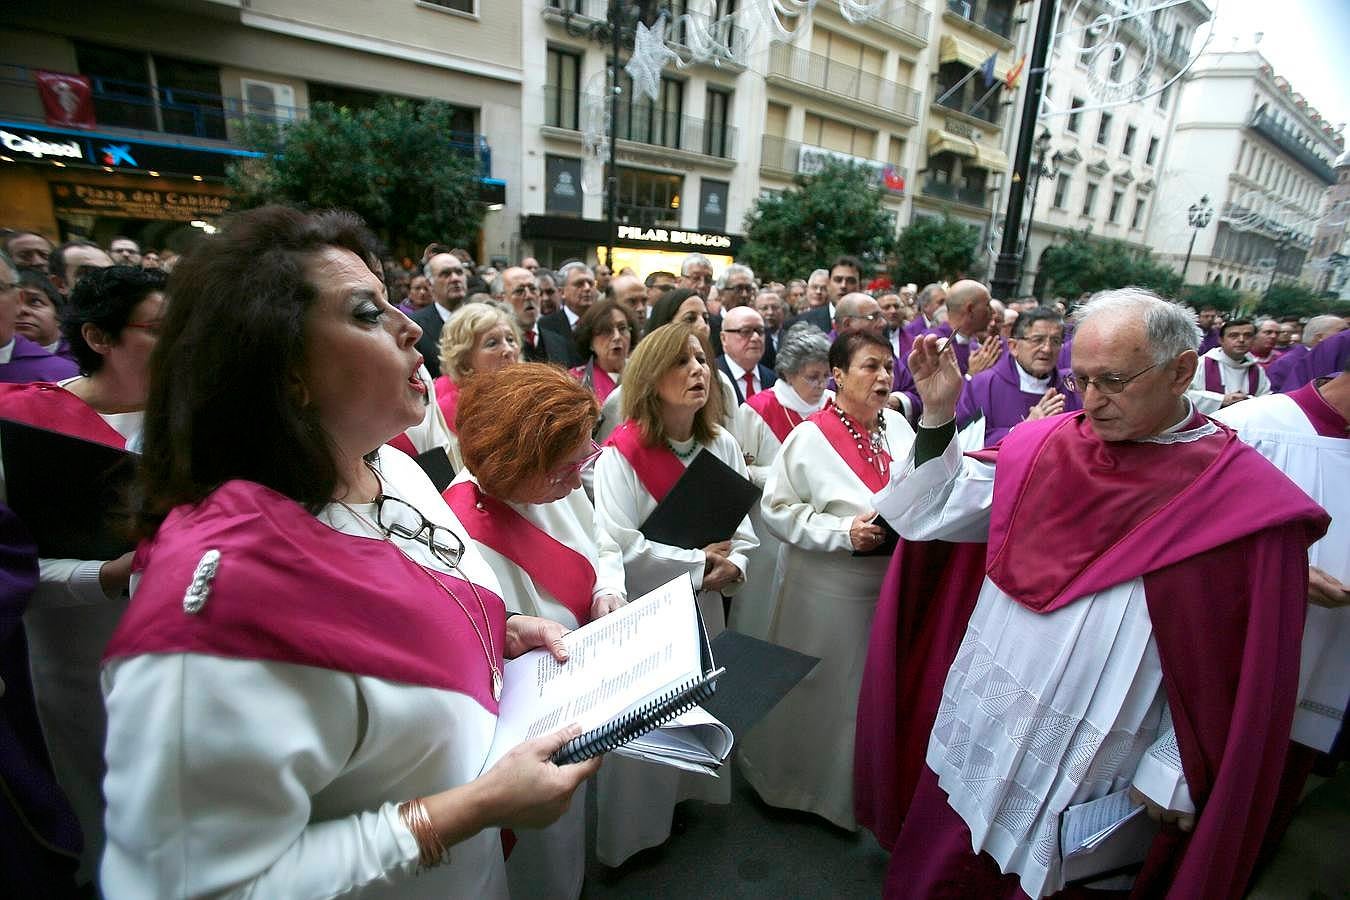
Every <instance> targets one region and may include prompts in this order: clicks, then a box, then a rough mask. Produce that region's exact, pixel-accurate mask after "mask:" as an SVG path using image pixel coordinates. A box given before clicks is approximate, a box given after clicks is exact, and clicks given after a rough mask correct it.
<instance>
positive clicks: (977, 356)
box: [966, 335, 1003, 375]
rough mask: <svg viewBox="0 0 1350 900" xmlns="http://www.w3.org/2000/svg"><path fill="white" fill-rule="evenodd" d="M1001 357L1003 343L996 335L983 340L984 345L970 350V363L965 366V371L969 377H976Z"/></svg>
mask: <svg viewBox="0 0 1350 900" xmlns="http://www.w3.org/2000/svg"><path fill="white" fill-rule="evenodd" d="M1002 355H1003V342H1002V341H1000V340H999V339H998V336H997V335H991V336H990V337H987V338H985V339H984V343H983V344H980V346H979V347H977V348H976V349H974V350H972V351H971V353H970V361H969V362H968V363H967V364H966V365H967V370H968V372H969V374H971V375H978V374H980V373H981V372H983V371H984V370H985V369H987V368H989V367H990V366H992V365H993V364H994V363H996V362H998V358H999V357H1000V356H1002Z"/></svg>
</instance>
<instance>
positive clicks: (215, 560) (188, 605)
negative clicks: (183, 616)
mask: <svg viewBox="0 0 1350 900" xmlns="http://www.w3.org/2000/svg"><path fill="white" fill-rule="evenodd" d="M219 568H220V551H219V550H207V551H206V552H205V553H203V554H202V558H201V561H200V562H198V563H197V570H196V571H195V572H193V573H192V584H190V585H188V589H187V590H186V591H185V592H184V593H183V612H185V613H187V614H188V615H190V616H195V615H196V614H197V613H199V612H201V611H202V607H203V606H205V605H206V598H207V597H210V596H211V582H212V580H213V579H215V577H216V570H217V569H219Z"/></svg>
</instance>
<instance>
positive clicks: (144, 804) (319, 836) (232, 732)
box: [101, 447, 508, 900]
mask: <svg viewBox="0 0 1350 900" xmlns="http://www.w3.org/2000/svg"><path fill="white" fill-rule="evenodd" d="M379 459H380V469H381V474H382V475H383V477H384V485H385V490H386V492H387V493H390V494H393V495H395V496H398V497H399V498H401V499H404V500H406V501H408V502H410V503H411V504H412V505H413V506H415V507H416V508H417V509H418V510H420V511H421V512H422V514H423V515H424V516H426V517H427V518H428V519H429V520H431V521H432V522H434V523H435V524H437V525H440V526H445V527H449V528H451V529H452V530H453V531H454V532H455V533H456V534H457V535H459V537H460V538H461V539H462V540H464V542H465V544H466V552H465V554H464V557H463V559H462V560H461V562H460V571H461V573H462V577H464V578H465V579H466V580H469V581H472V582H473V583H474V584H477V585H479V586H481V587H482V588H485V589H487V590H490V591H492V592H493V593H495V594H498V596H501V592H500V590H499V588H498V585H497V578H496V576H495V575H493V574H492V570H491V569H490V568H489V567H488V565H487V563H486V562H485V561H484V560H483V558H482V556H481V555H480V554H479V553H478V552H477V550H476V549H475V548H474V546H473V542H472V541H471V540H469V539H468V535H467V534H466V533H465V531H464V529H463V528H462V527H461V526H460V525H459V523H458V521H457V520H456V519H455V517H454V514H453V513H451V512H450V510H449V508H448V507H446V505H445V503H444V501H442V500H441V498H440V495H439V494H438V493H437V492H436V489H435V488H434V487H433V486H432V484H431V482H430V481H428V480H427V478H426V476H425V475H423V474H422V472H421V470H420V469H419V468H418V467H417V464H416V463H415V462H413V460H411V459H410V458H408V456H407V455H406V454H404V453H402V452H401V451H398V450H395V449H393V448H390V447H383V448H381V449H380V457H379ZM351 506H352V509H354V510H355V511H356V512H358V513H360V514H361V515H363V516H365V517H366V518H368V519H370V520H371V521H372V522H373V521H374V519H375V504H373V503H369V504H351ZM319 519H320V520H321V521H323V522H324V523H325V524H327V525H329V526H331V527H333V528H335V529H337V530H339V531H342V532H344V533H347V534H355V535H361V536H363V537H377V536H381V535H380V534H379V532H377V531H374V530H373V529H372V528H371V527H370V526H369V525H367V524H366V523H364V522H361V521H360V520H359V519H357V518H356V517H355V516H354V515H352V513H350V512H348V511H347V510H346V509H344V508H342V507H341V506H339V505H337V504H331V505H329V506H327V507H325V508H324V509H323V510H321V511H320V513H319ZM395 540H396V541H397V543H398V545H399V547H400V548H402V550H403V552H404V553H406V554H407V555H409V556H410V557H412V558H413V559H414V560H415V561H417V562H418V563H420V564H422V565H424V566H429V567H432V568H436V569H438V570H441V571H444V570H445V567H444V565H443V564H442V563H441V562H440V561H439V560H437V559H436V558H435V557H434V556H432V554H431V552H430V551H429V550H428V548H427V546H426V543H425V542H424V541H417V540H399V539H397V538H395ZM222 564H223V565H228V564H229V561H228V559H226V560H224V561H223V562H222ZM297 564H303V561H299V562H298V563H297ZM378 577H379V573H378V572H372V573H371V578H372V579H373V580H374V579H378ZM284 599H285V598H274V600H275V602H284ZM437 599H438V600H439V599H442V598H437ZM446 602H449V601H448V600H447V601H446ZM465 602H467V603H473V602H474V601H473V599H472V598H467V599H466V601H465ZM471 649H472V652H474V653H478V652H481V651H480V649H479V648H478V647H473V648H471ZM103 684H104V692H105V696H106V699H107V707H108V744H107V757H108V768H109V774H108V777H107V780H106V782H105V784H104V788H105V791H106V794H107V798H108V818H107V826H108V848H107V852H106V853H105V855H104V857H103V866H102V870H101V875H102V888H103V891H104V893H105V895H106V896H107V897H108V898H110V900H119V898H123V897H126V898H136V900H139V898H142V897H188V896H193V897H195V896H202V895H208V894H209V895H211V896H213V897H227V898H243V897H285V898H287V900H311V898H312V900H318V898H329V897H339V896H341V897H362V898H368V897H388V898H399V900H405V898H423V897H424V898H428V900H431V898H436V900H444V898H447V897H475V898H478V897H506V896H508V892H507V884H506V873H505V870H504V866H503V863H502V846H501V835H500V832H499V831H498V830H497V829H496V828H489V829H485V830H483V831H481V832H479V833H478V834H477V835H475V836H473V837H471V838H469V839H468V840H466V841H463V842H461V843H459V844H456V845H454V846H453V847H451V848H450V852H449V860H450V861H449V862H448V863H447V864H445V865H442V866H439V867H437V868H434V869H429V870H427V871H425V872H421V873H420V874H419V873H417V868H418V849H417V842H416V840H414V838H413V836H412V833H411V832H410V831H409V830H408V829H407V827H406V826H405V825H404V824H403V822H402V820H401V818H400V817H399V814H398V804H399V803H400V802H402V801H404V800H411V799H413V798H414V797H422V796H426V795H429V794H435V793H437V792H439V791H443V790H446V789H447V788H450V787H453V786H455V785H461V784H465V783H467V782H469V781H472V780H473V779H474V778H476V777H478V775H479V774H480V772H481V771H482V768H483V764H484V762H485V761H486V759H487V753H488V748H489V747H490V745H491V744H492V735H493V731H494V730H495V727H496V721H497V720H496V717H495V716H494V715H492V714H491V713H489V712H488V711H487V710H485V709H484V708H483V707H482V706H481V705H479V703H478V702H477V701H475V700H474V699H473V698H472V697H468V696H465V695H463V694H459V693H456V692H453V691H447V690H441V689H438V688H431V687H422V686H415V685H409V684H403V683H397V682H392V681H388V680H385V679H381V678H374V677H371V676H366V675H357V674H353V673H349V672H338V671H334V670H331V669H321V668H315V667H311V666H304V665H294V664H288V663H278V662H262V661H255V660H247V659H228V658H224V657H220V656H208V655H205V654H197V653H174V654H147V655H143V656H137V657H132V658H128V659H119V660H115V661H113V662H111V663H110V664H109V665H108V666H107V667H106V669H105V670H104V674H103Z"/></svg>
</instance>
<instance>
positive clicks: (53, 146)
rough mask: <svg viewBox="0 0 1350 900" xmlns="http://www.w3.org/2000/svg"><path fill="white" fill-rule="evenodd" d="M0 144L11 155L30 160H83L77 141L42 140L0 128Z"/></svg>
mask: <svg viewBox="0 0 1350 900" xmlns="http://www.w3.org/2000/svg"><path fill="white" fill-rule="evenodd" d="M0 144H3V145H4V147H5V149H6V150H8V151H10V152H11V153H19V154H22V155H24V156H27V157H30V158H32V159H44V158H46V157H62V158H65V159H84V150H83V148H81V147H80V142H79V141H61V140H45V141H44V140H43V139H42V138H38V137H34V136H33V135H32V134H29V133H26V132H13V131H8V130H6V129H4V128H0Z"/></svg>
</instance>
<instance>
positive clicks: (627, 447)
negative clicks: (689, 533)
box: [605, 419, 684, 503]
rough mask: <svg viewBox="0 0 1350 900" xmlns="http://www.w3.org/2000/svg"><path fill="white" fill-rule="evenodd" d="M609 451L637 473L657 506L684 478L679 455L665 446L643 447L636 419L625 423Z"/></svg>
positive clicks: (610, 442) (610, 444)
mask: <svg viewBox="0 0 1350 900" xmlns="http://www.w3.org/2000/svg"><path fill="white" fill-rule="evenodd" d="M605 446H606V447H613V448H614V449H616V450H618V451H619V453H620V454H622V455H623V458H624V459H626V460H628V464H629V465H630V466H632V467H633V471H634V472H636V473H637V477H638V481H640V482H642V486H643V487H644V488H646V490H647V493H649V494H651V495H652V499H654V500H655V501H656V502H657V503H660V502H661V501H662V500H664V499H666V494H669V493H670V489H671V488H673V487H674V486H675V482H677V481H679V480H680V478H681V476H683V475H684V465H683V464H682V463H681V462H680V458H679V457H678V456H676V455H675V452H674V451H673V450H671V449H670V448H669V447H667V446H666V445H665V444H659V445H657V446H654V447H649V446H647V445H646V444H644V443H642V431H641V430H640V429H639V428H638V424H637V423H636V422H634V421H633V420H632V419H629V420H628V421H627V422H624V423H623V424H622V425H620V426H619V427H618V428H616V429H614V433H613V434H611V435H610V436H609V440H607V441H605Z"/></svg>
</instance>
